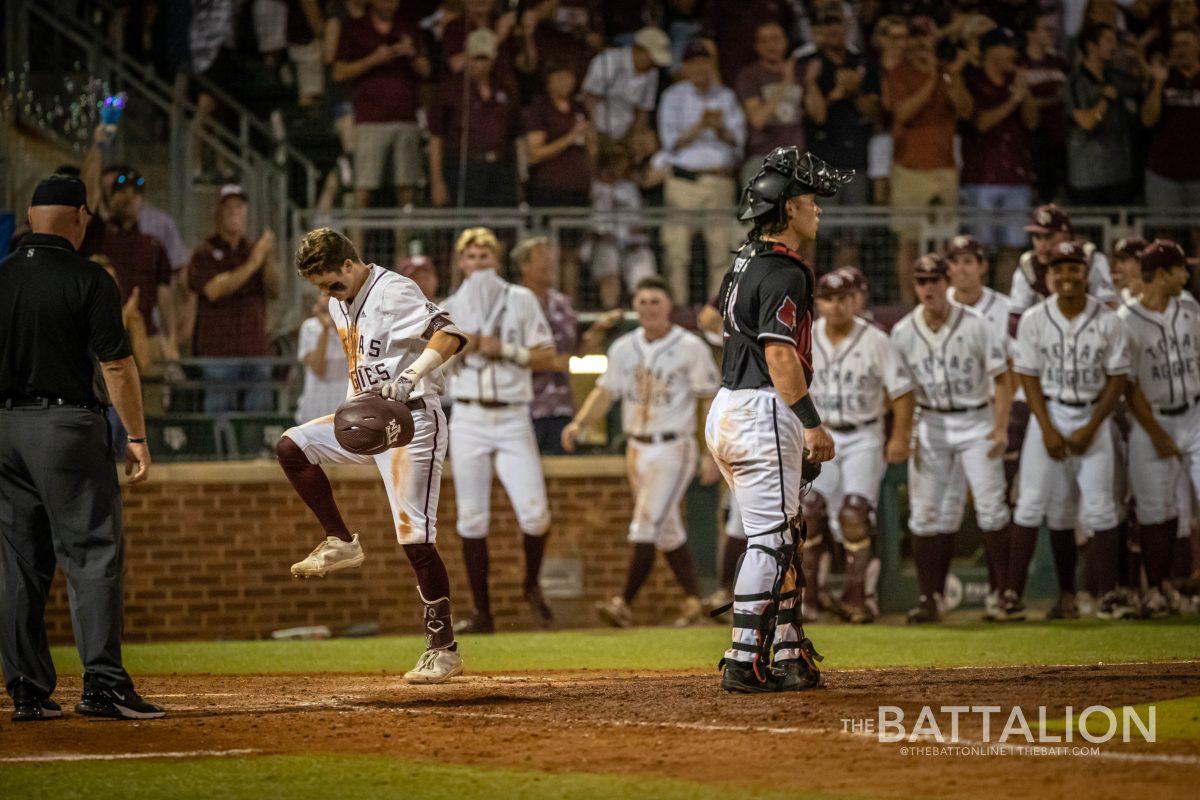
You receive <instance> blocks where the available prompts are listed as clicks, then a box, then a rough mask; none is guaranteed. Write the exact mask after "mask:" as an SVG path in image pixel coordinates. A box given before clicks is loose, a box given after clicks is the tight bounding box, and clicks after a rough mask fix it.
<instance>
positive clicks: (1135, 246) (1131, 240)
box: [1113, 236, 1148, 258]
mask: <svg viewBox="0 0 1200 800" xmlns="http://www.w3.org/2000/svg"><path fill="white" fill-rule="evenodd" d="M1147 244H1148V242H1147V241H1146V240H1145V239H1139V238H1137V237H1136V236H1129V237H1127V238H1125V239H1118V240H1117V246H1116V247H1114V248H1113V255H1114V256H1116V257H1117V258H1141V257H1142V251H1143V250H1145V249H1146V245H1147Z"/></svg>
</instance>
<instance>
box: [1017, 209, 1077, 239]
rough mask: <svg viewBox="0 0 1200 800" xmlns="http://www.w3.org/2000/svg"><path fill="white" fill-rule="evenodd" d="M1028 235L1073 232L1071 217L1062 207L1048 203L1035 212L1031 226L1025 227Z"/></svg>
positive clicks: (1030, 221) (1030, 220)
mask: <svg viewBox="0 0 1200 800" xmlns="http://www.w3.org/2000/svg"><path fill="white" fill-rule="evenodd" d="M1025 231H1026V232H1027V233H1056V232H1058V231H1066V232H1067V233H1070V232H1071V215H1070V214H1068V213H1067V210H1066V209H1065V208H1063V207H1062V206H1058V205H1055V204H1054V203H1047V204H1046V205H1044V206H1038V207H1037V208H1035V209H1034V210H1033V216H1031V217H1030V218H1029V224H1028V225H1026V226H1025Z"/></svg>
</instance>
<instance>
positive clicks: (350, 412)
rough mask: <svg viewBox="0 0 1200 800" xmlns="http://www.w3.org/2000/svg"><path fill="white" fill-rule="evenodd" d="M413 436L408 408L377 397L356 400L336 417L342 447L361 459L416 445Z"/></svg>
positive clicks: (335, 429) (336, 429)
mask: <svg viewBox="0 0 1200 800" xmlns="http://www.w3.org/2000/svg"><path fill="white" fill-rule="evenodd" d="M413 432H414V427H413V418H412V411H410V410H409V408H408V406H406V405H405V404H404V403H397V402H395V401H393V400H388V399H386V398H384V397H381V396H380V395H377V394H364V395H359V396H358V397H353V398H351V399H349V400H347V401H346V402H345V403H343V404H342V405H341V407H340V408H338V410H337V413H336V414H334V416H333V435H334V436H335V437H336V438H337V442H338V444H339V445H341V446H342V447H343V448H344V449H346V450H348V451H350V452H351V453H354V454H356V455H360V456H374V455H378V454H379V453H382V452H384V451H385V450H388V449H390V448H393V447H403V446H404V445H406V444H408V443H409V442H411V441H412V438H413Z"/></svg>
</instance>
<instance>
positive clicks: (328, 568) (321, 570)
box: [292, 533, 367, 578]
mask: <svg viewBox="0 0 1200 800" xmlns="http://www.w3.org/2000/svg"><path fill="white" fill-rule="evenodd" d="M366 558H367V557H366V555H365V554H364V553H363V549H362V545H360V544H359V543H358V534H357V533H356V534H354V538H353V539H351V540H350V541H348V542H343V541H342V540H341V539H339V538H337V537H336V536H327V537H326V538H325V541H323V542H321V543H320V544H319V545H317V546H316V548H314V549H313V551H312V552H311V553H309V554H308V558H306V559H304V560H303V561H299V562H297V563H295V564H292V577H293V578H324V577H325V576H326V575H328V574H329V573H331V572H337V571H338V570H339V569H351V568H353V567H361V566H362V563H363V561H365V560H366Z"/></svg>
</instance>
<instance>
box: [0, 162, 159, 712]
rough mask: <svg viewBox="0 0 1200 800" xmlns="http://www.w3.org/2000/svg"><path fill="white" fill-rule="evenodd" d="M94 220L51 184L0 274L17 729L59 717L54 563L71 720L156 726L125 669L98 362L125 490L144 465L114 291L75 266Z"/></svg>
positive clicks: (74, 192)
mask: <svg viewBox="0 0 1200 800" xmlns="http://www.w3.org/2000/svg"><path fill="white" fill-rule="evenodd" d="M90 216H91V212H90V211H89V210H88V207H87V191H86V189H85V188H84V185H83V183H82V182H81V181H80V180H79V179H78V178H75V177H69V176H65V175H54V176H51V177H49V178H47V179H46V180H43V181H42V182H41V183H39V184H38V186H37V189H36V190H35V191H34V193H33V200H32V202H31V203H30V207H29V224H30V228H31V229H32V231H33V232H32V233H30V234H28V235H27V236H25V237H24V239H22V241H21V243H20V245H19V246H18V248H17V249H16V250H15V251H14V252H13V254H12V255H10V256H9V257H8V258H7V259H5V260H4V261H0V656H2V657H3V664H4V686H5V689H6V690H7V691H8V693H9V694H10V695H11V696H12V699H13V705H14V712H13V720H14V721H18V722H19V721H31V720H43V719H49V718H53V717H59V716H62V709H61V708H60V707H59V705H58V704H57V703H55V702H54V701H53V700H52V699H51V697H50V696H51V694H52V693H53V692H54V687H55V682H56V680H57V677H56V674H55V671H54V663H53V662H52V661H51V660H50V647H49V644H48V642H47V641H46V623H45V610H46V600H47V598H48V597H49V594H50V580H51V578H52V577H53V576H54V567H55V564H58V565H59V566H61V567H62V570H63V573H64V574H65V575H66V578H67V588H68V593H69V596H70V601H71V622H72V624H73V626H74V629H75V644H76V646H77V647H78V649H79V656H80V659H81V660H82V661H83V665H84V676H83V697H82V699H81V700H80V702H79V704H78V705H77V706H76V707H75V710H76V712H77V713H80V714H87V715H91V716H104V717H114V718H118V719H151V718H155V717H161V716H162V715H163V710H162V709H161V708H159V707H157V706H154V705H151V704H150V703H147V702H145V701H144V700H142V699H141V698H140V697H139V696H138V695H137V693H136V692H135V691H134V690H133V682H132V681H131V680H130V678H129V675H128V673H126V672H125V668H124V667H122V666H121V625H122V619H121V617H122V595H121V593H122V579H121V578H122V576H121V566H122V555H123V552H122V550H123V548H122V541H121V494H120V486H119V485H118V480H117V474H116V469H115V465H114V464H113V462H112V456H111V453H112V447H111V434H110V431H109V428H108V423H107V422H106V420H105V417H104V403H103V402H102V401H101V399H100V398H97V396H96V390H95V389H94V388H93V386H94V383H95V380H94V379H95V377H96V369H97V367H96V364H97V362H98V363H99V366H100V369H101V372H102V374H103V384H104V387H105V388H106V390H107V395H108V397H109V398H111V402H112V404H113V405H114V406H115V407H116V410H117V413H118V414H119V415H120V417H121V421H122V422H123V423H124V424H125V427H126V429H127V430H128V431H129V435H130V437H131V438H130V439H129V448H128V450H127V455H126V464H125V474H126V475H129V476H130V482H131V483H137V482H140V481H143V480H145V479H146V475H147V472H148V470H149V468H150V452H149V450H148V449H147V447H146V438H145V436H146V434H145V431H146V424H145V419H144V417H143V415H142V397H141V384H140V381H139V379H138V373H137V367H136V366H134V362H133V356H132V351H131V350H130V346H129V338H128V336H127V335H126V333H125V328H124V326H123V325H122V322H121V300H120V296H119V294H118V291H117V286H116V283H115V282H114V281H113V279H112V278H111V277H109V275H108V274H107V273H106V272H105V271H104V270H103V269H102V268H100V266H99V265H97V264H94V263H92V262H91V261H88V260H87V259H86V258H83V257H82V256H80V255H79V254H78V253H77V248H78V247H79V245H80V243H81V242H82V241H83V235H84V231H85V229H86V227H87V224H88V220H89V218H90ZM106 399H107V398H106Z"/></svg>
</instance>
